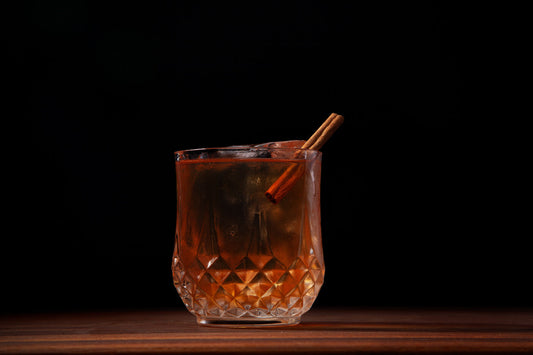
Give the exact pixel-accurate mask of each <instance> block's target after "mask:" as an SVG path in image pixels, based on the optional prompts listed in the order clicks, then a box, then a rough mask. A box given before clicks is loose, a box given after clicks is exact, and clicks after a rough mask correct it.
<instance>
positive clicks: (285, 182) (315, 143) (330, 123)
mask: <svg viewBox="0 0 533 355" xmlns="http://www.w3.org/2000/svg"><path fill="white" fill-rule="evenodd" d="M343 121H344V117H343V116H342V115H338V114H336V113H332V114H331V115H329V117H328V118H327V119H326V120H325V121H324V123H322V125H321V126H320V127H319V128H318V129H317V130H316V131H315V133H313V135H312V136H311V137H310V138H309V139H308V140H307V141H306V142H305V143H304V144H303V145H302V147H301V149H311V150H319V149H320V148H322V146H323V145H324V143H326V142H327V140H328V139H329V138H331V136H332V135H333V133H335V131H336V130H337V129H338V128H339V127H340V125H341V124H342V122H343ZM300 154H301V151H298V152H296V153H295V155H294V157H295V158H298V157H299V156H300ZM304 172H305V165H304V164H298V163H294V164H292V165H291V166H289V167H288V168H287V170H285V172H284V173H283V174H282V175H281V176H280V177H279V178H278V179H277V180H276V181H275V182H274V183H273V184H272V185H271V186H270V188H269V189H268V190H267V191H266V192H265V195H266V197H267V198H268V199H269V200H270V201H271V202H272V203H278V202H279V201H280V200H281V199H282V198H283V197H284V196H285V195H286V194H287V193H288V192H289V191H290V190H291V188H292V187H293V186H294V184H296V182H297V181H298V179H299V178H300V177H301V176H302V175H303V173H304Z"/></svg>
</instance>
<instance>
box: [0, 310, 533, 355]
mask: <svg viewBox="0 0 533 355" xmlns="http://www.w3.org/2000/svg"><path fill="white" fill-rule="evenodd" d="M0 353H16V354H24V353H69V354H72V353H87V354H97V353H132V354H133V353H135V354H138V353H150V354H196V353H206V354H222V353H247V354H258V353H265V354H275V353H304V354H313V353H362V354H364V353H380V354H393V353H397V354H399V353H420V354H433V353H447V354H449V353H460V354H464V353H469V354H471V353H501V354H511V353H533V310H516V309H515V310H450V309H446V310H444V309H440V310H428V309H425V310H417V309H411V310H409V309H314V310H312V311H311V312H309V313H308V314H307V315H306V316H304V318H303V321H302V323H301V324H300V325H297V326H292V327H283V328H264V329H227V328H210V327H200V326H198V325H196V323H195V319H194V317H192V316H191V315H190V314H189V313H187V312H186V311H184V310H164V311H163V310H158V311H128V312H126V311H120V312H119V311H114V312H97V313H60V314H28V315H4V316H0Z"/></svg>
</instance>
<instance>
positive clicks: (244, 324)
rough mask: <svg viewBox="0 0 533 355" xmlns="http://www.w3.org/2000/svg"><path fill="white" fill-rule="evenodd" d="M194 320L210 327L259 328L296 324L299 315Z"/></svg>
mask: <svg viewBox="0 0 533 355" xmlns="http://www.w3.org/2000/svg"><path fill="white" fill-rule="evenodd" d="M196 321H197V322H198V324H200V325H206V326H210V327H226V328H261V327H276V326H289V325H296V324H298V323H300V317H290V318H239V319H231V318H229V319H224V318H204V317H197V318H196Z"/></svg>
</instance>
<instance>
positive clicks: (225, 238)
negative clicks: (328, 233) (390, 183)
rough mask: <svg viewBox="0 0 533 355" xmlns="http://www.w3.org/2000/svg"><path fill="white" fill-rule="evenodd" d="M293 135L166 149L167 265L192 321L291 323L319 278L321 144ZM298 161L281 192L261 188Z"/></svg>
mask: <svg viewBox="0 0 533 355" xmlns="http://www.w3.org/2000/svg"><path fill="white" fill-rule="evenodd" d="M302 144H303V142H301V141H290V142H276V143H269V144H263V145H258V146H237V147H227V148H216V149H195V150H185V151H178V152H176V177H177V200H178V213H177V225H176V241H175V249H174V257H173V262H172V271H173V277H174V284H175V286H176V289H177V290H178V293H179V295H180V296H181V298H182V300H183V302H184V303H185V306H186V307H187V308H188V310H189V311H190V312H192V313H193V314H194V315H195V316H196V317H197V321H198V323H200V324H209V325H236V326H239V325H246V326H249V325H261V326H264V325H278V324H279V325H283V324H285V325H287V324H296V323H298V322H299V321H300V316H301V315H302V314H303V313H305V312H307V311H308V310H309V308H310V307H311V305H312V304H313V302H314V301H315V299H316V297H317V294H318V291H319V290H320V287H321V286H322V283H323V281H324V259H323V255H322V241H321V229H320V166H321V153H320V152H319V151H317V150H308V149H299V148H298V147H301V146H302ZM288 169H292V170H293V171H298V174H297V175H295V178H296V181H295V182H294V183H293V184H291V186H290V191H288V192H287V194H286V195H285V196H284V197H283V199H282V200H280V201H277V202H276V203H273V202H272V201H271V200H269V199H268V198H267V197H266V196H265V192H266V191H267V190H268V189H269V188H270V187H271V186H272V185H273V184H275V182H276V181H277V180H278V179H279V177H280V176H282V175H283V174H284V173H285V172H287V170H288Z"/></svg>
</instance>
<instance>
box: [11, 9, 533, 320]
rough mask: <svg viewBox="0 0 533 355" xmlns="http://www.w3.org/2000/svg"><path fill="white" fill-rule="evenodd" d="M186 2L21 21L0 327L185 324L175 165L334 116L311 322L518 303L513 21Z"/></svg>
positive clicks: (523, 240) (522, 279) (303, 129)
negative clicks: (382, 310) (176, 256)
mask: <svg viewBox="0 0 533 355" xmlns="http://www.w3.org/2000/svg"><path fill="white" fill-rule="evenodd" d="M191 3H194V4H195V5H192V4H182V3H180V2H173V1H160V2H144V3H135V2H102V3H99V2H89V1H85V2H84V1H48V2H35V3H32V4H29V5H28V6H27V8H26V9H25V12H24V15H25V20H26V22H25V25H24V26H20V27H18V30H20V33H18V34H20V37H18V41H14V42H17V43H16V44H15V47H16V48H17V50H12V51H10V53H9V54H10V55H12V59H14V61H15V62H17V64H19V65H20V68H22V71H21V74H20V77H19V80H18V84H19V85H20V84H21V83H22V85H20V86H21V87H22V90H21V91H20V95H18V99H19V100H20V102H21V105H20V106H19V107H18V112H21V113H22V114H23V115H24V117H23V118H24V120H23V121H22V122H24V127H23V128H22V130H21V132H22V136H23V138H24V139H23V145H24V147H21V148H20V149H19V150H18V151H22V152H24V156H23V157H20V161H19V163H20V162H22V163H20V164H19V166H18V169H17V173H18V174H17V176H18V177H17V178H16V180H17V185H16V188H15V191H16V199H15V200H14V202H13V203H12V205H11V206H10V208H9V209H10V210H11V211H15V212H17V215H18V216H19V218H17V219H15V220H13V221H15V223H16V225H17V226H16V228H15V229H14V230H12V232H9V233H7V232H6V234H5V237H4V247H3V250H2V264H3V265H2V289H3V291H2V293H3V294H4V301H3V302H2V305H3V306H2V309H3V310H4V311H8V310H17V311H32V310H44V311H46V310H74V309H102V308H104V309H108V308H145V307H183V306H182V303H181V301H180V300H179V298H178V296H177V293H176V292H175V290H174V288H173V285H172V280H171V272H170V264H171V254H172V248H173V238H174V227H175V217H176V206H175V205H176V200H175V175H174V174H175V173H174V162H173V152H174V151H175V150H179V149H186V148H196V147H206V146H225V145H231V144H246V143H259V142H267V141H274V140H287V139H306V138H307V137H308V136H309V135H310V134H311V133H312V132H313V131H314V130H315V129H316V128H317V127H318V126H319V125H320V123H321V122H322V121H323V120H324V119H325V118H326V117H327V116H328V115H329V113H330V112H338V113H341V114H343V115H344V116H345V117H346V121H345V124H344V125H343V127H342V128H341V129H340V130H339V131H338V132H337V133H336V134H335V136H334V138H333V139H332V140H331V141H330V142H328V143H327V145H326V146H325V147H324V148H323V152H324V156H323V177H322V228H323V241H324V252H325V258H326V268H327V271H326V283H325V285H324V287H323V289H322V291H321V294H320V296H319V299H318V301H317V305H318V306H335V305H352V306H491V307H498V306H524V305H525V306H531V305H532V301H531V300H532V291H531V287H530V279H531V277H530V273H531V264H530V261H529V255H530V253H529V251H528V250H529V249H530V246H529V244H527V236H528V230H527V229H526V230H524V229H521V228H520V226H523V225H525V223H523V221H524V220H525V218H526V217H527V215H528V214H527V213H526V212H525V211H526V210H525V209H522V208H519V207H518V206H517V202H519V201H520V200H522V199H524V200H525V199H526V198H525V197H523V196H524V193H525V191H524V190H522V189H521V188H519V187H517V186H518V184H519V183H520V179H521V177H520V176H521V172H520V169H521V166H522V165H524V163H526V162H527V160H526V161H522V163H523V164H521V165H518V164H516V163H515V162H514V161H513V160H512V158H511V156H512V155H513V154H508V153H507V152H506V151H505V148H506V147H508V144H514V143H516V141H520V139H519V138H516V139H514V138H512V136H513V135H515V134H516V135H517V136H519V135H520V132H522V131H523V129H522V128H521V127H519V126H518V125H513V124H511V123H510V121H509V120H508V119H509V118H510V117H511V116H516V114H518V113H517V112H515V111H513V107H517V105H516V103H520V102H521V101H522V100H524V99H525V97H526V96H525V95H524V94H522V91H520V90H516V87H515V85H514V84H515V83H518V82H520V81H521V79H520V77H519V76H518V74H519V73H520V69H518V67H517V66H518V63H517V62H516V60H515V57H514V55H513V54H511V52H510V51H511V50H513V47H515V46H514V44H515V42H513V41H512V39H513V38H516V36H515V35H517V34H519V33H520V26H521V25H522V23H521V22H520V21H519V20H518V19H517V20H515V19H514V16H515V15H517V14H519V13H520V12H521V9H509V8H507V9H500V8H490V9H487V8H486V5H484V7H481V6H477V5H469V6H464V5H457V4H449V3H448V2H446V3H437V4H436V3H431V2H420V3H408V4H405V3H401V2H385V3H383V2H380V3H372V4H363V3H362V2H335V1H332V2H329V1H328V2H325V1H324V2H319V1H315V2H314V1H297V2H279V3H278V2H273V3H272V2H271V3H254V4H253V5H250V4H249V5H242V4H240V5H239V6H237V5H233V6H232V5H227V4H225V5H221V4H218V5H213V4H205V3H203V2H191ZM515 26H516V27H515ZM511 142H512V143H511ZM25 148H27V149H25ZM517 149H518V148H517ZM529 163H530V160H529ZM529 232H530V230H529Z"/></svg>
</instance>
